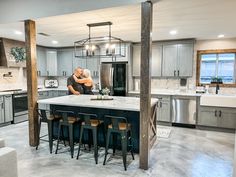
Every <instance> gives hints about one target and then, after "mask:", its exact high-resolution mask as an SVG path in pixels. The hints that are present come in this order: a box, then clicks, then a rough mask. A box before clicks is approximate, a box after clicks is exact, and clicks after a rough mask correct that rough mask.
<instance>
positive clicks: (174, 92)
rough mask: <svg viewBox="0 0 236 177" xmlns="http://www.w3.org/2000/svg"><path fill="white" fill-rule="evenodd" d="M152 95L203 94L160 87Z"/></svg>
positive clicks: (136, 92)
mask: <svg viewBox="0 0 236 177" xmlns="http://www.w3.org/2000/svg"><path fill="white" fill-rule="evenodd" d="M128 93H130V94H139V93H140V91H129V92H128ZM151 94H152V95H170V96H201V95H202V94H199V93H196V92H194V91H185V92H183V91H180V90H169V89H159V90H152V91H151Z"/></svg>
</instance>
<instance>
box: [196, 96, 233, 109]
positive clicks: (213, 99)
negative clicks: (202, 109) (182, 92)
mask: <svg viewBox="0 0 236 177" xmlns="http://www.w3.org/2000/svg"><path fill="white" fill-rule="evenodd" d="M200 105H201V106H216V107H230V108H236V95H220V94H219V95H213V94H206V95H202V96H201V98H200Z"/></svg>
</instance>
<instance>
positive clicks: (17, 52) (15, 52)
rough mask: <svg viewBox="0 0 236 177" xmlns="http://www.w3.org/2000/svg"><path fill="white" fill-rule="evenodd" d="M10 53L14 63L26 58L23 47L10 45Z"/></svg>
mask: <svg viewBox="0 0 236 177" xmlns="http://www.w3.org/2000/svg"><path fill="white" fill-rule="evenodd" d="M10 54H11V55H12V56H13V57H14V58H15V61H16V63H19V62H23V61H25V60H26V51H25V48H23V47H12V48H11V51H10Z"/></svg>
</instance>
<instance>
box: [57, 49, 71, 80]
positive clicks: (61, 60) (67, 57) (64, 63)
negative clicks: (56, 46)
mask: <svg viewBox="0 0 236 177" xmlns="http://www.w3.org/2000/svg"><path fill="white" fill-rule="evenodd" d="M73 57H74V56H73V49H63V50H58V51H57V75H58V76H70V75H71V74H72V73H73V69H72V68H73V61H72V60H73Z"/></svg>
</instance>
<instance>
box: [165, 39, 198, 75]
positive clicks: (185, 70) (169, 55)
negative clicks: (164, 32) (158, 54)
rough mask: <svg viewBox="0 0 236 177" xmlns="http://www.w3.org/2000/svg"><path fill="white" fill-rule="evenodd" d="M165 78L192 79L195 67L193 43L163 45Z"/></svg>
mask: <svg viewBox="0 0 236 177" xmlns="http://www.w3.org/2000/svg"><path fill="white" fill-rule="evenodd" d="M162 63H163V64H162V76H163V77H191V76H192V71H193V69H192V67H193V42H186V43H185V42H172V43H166V44H165V43H164V44H163V59H162Z"/></svg>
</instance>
